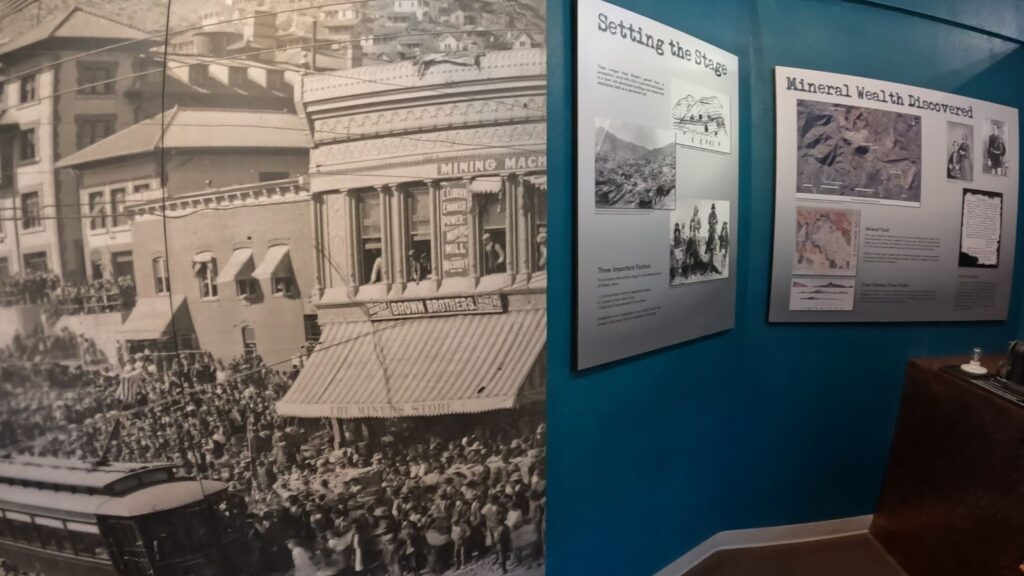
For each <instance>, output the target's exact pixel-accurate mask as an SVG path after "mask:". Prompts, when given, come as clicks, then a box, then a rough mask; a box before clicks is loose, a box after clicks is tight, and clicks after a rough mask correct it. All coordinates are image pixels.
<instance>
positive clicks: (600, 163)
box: [594, 118, 676, 210]
mask: <svg viewBox="0 0 1024 576" xmlns="http://www.w3.org/2000/svg"><path fill="white" fill-rule="evenodd" d="M594 124H595V126H594V128H595V132H594V203H595V206H596V207H597V208H598V209H599V210H606V209H641V210H675V207H676V145H675V137H674V134H673V132H672V131H671V130H659V129H658V128H652V127H650V126H643V125H640V124H632V123H629V122H622V121H620V120H609V119H607V118H596V119H595V121H594Z"/></svg>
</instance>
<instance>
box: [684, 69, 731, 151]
mask: <svg viewBox="0 0 1024 576" xmlns="http://www.w3.org/2000/svg"><path fill="white" fill-rule="evenodd" d="M672 94H673V101H674V102H675V104H674V105H673V106H672V127H673V128H674V129H675V131H676V144H679V145H680V146H686V147H689V148H699V149H701V150H711V151H713V152H723V153H726V154H728V153H729V152H731V151H732V145H731V144H732V142H731V139H730V132H731V130H732V126H731V125H730V120H731V117H730V116H731V115H730V111H731V101H730V100H729V97H728V96H726V95H724V94H720V93H718V92H715V91H713V90H708V89H707V88H703V87H701V86H697V85H696V84H690V83H689V82H684V81H682V80H678V79H676V80H674V81H673V82H672Z"/></svg>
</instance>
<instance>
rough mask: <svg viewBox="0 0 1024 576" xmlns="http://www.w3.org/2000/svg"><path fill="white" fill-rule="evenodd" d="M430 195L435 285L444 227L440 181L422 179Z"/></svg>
mask: <svg viewBox="0 0 1024 576" xmlns="http://www.w3.org/2000/svg"><path fill="white" fill-rule="evenodd" d="M423 182H424V184H426V185H427V190H428V194H429V196H430V273H431V276H432V278H433V280H434V283H435V287H437V288H439V287H440V286H441V244H442V243H443V241H444V228H443V227H442V226H441V198H440V196H441V183H440V182H439V181H437V180H424V181H423Z"/></svg>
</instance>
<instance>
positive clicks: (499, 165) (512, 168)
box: [437, 152, 548, 176]
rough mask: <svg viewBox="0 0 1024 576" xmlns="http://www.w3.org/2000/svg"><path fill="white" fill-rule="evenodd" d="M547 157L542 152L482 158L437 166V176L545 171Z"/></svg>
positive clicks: (443, 163)
mask: <svg viewBox="0 0 1024 576" xmlns="http://www.w3.org/2000/svg"><path fill="white" fill-rule="evenodd" d="M547 167H548V157H547V154H546V153H544V152H539V153H537V154H525V155H516V156H491V157H488V156H484V157H478V158H472V159H468V160H457V161H454V162H441V163H439V164H438V165H437V175H438V176H461V175H464V174H493V173H495V172H525V171H528V170H546V169H547Z"/></svg>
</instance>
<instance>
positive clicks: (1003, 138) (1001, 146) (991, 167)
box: [981, 120, 1010, 176]
mask: <svg viewBox="0 0 1024 576" xmlns="http://www.w3.org/2000/svg"><path fill="white" fill-rule="evenodd" d="M983 134H984V137H985V140H984V146H985V151H984V158H983V162H982V165H981V166H982V170H983V171H984V172H985V174H991V175H992V176H1007V175H1009V170H1010V160H1009V159H1010V155H1009V154H1008V153H1007V152H1008V150H1007V149H1006V143H1007V142H1009V141H1010V138H1009V134H1007V124H1006V122H1004V121H1003V120H987V121H985V125H984V131H983Z"/></svg>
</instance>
